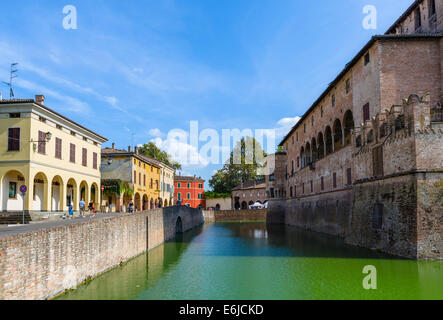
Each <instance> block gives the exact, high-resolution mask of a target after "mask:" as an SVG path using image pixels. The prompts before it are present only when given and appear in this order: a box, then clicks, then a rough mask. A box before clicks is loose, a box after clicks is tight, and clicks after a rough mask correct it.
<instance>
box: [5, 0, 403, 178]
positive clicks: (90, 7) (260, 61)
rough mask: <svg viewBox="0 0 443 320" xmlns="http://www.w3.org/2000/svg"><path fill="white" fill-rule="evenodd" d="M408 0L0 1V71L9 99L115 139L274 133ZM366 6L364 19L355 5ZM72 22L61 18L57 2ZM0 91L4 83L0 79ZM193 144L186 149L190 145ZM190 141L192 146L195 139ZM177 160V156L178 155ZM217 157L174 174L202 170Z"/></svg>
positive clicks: (205, 173)
mask: <svg viewBox="0 0 443 320" xmlns="http://www.w3.org/2000/svg"><path fill="white" fill-rule="evenodd" d="M411 3H412V0H389V1H387V0H366V1H360V0H336V1H327V0H324V1H315V2H314V1H295V0H293V1H287V0H278V1H276V0H274V1H264V0H256V1H253V0H237V1H234V0H227V1H215V0H198V1H197V0H192V1H191V0H181V1H172V0H167V1H160V0H157V1H141V0H140V1H110V0H87V1H86V0H82V1H74V0H72V1H69V2H65V1H54V0H45V1H31V0H21V1H8V2H4V3H2V7H1V18H0V80H7V79H8V70H9V64H10V63H12V62H18V63H19V66H18V68H19V70H20V71H19V78H18V79H17V83H16V86H15V93H16V97H17V98H32V97H33V96H34V95H35V94H44V95H45V96H46V102H45V104H46V105H47V106H48V107H50V108H52V109H55V110H56V111H58V112H60V113H62V114H64V115H66V116H68V117H70V118H72V119H73V120H74V121H77V122H79V123H81V124H83V125H85V126H86V127H88V128H90V129H92V130H94V131H96V132H97V133H99V134H101V135H104V136H105V137H107V138H108V139H109V143H108V144H106V145H105V146H109V145H110V144H111V143H112V142H115V143H116V145H117V147H119V148H127V146H129V145H130V144H133V145H136V144H142V143H146V142H149V141H151V140H152V139H156V140H155V141H156V143H158V145H159V146H161V147H163V148H165V149H167V150H168V151H173V150H172V149H171V148H186V147H187V146H186V145H175V146H172V145H171V143H170V141H168V139H167V133H168V132H169V131H170V130H171V129H174V128H177V129H182V130H185V131H189V122H190V121H192V120H197V121H198V122H199V128H200V129H206V128H210V129H215V130H217V131H218V132H220V135H221V130H222V129H234V128H239V129H245V128H251V129H256V128H259V129H278V134H279V138H281V136H282V135H283V134H284V133H286V132H287V131H288V130H289V129H290V127H291V126H292V125H293V124H294V123H295V121H296V117H297V116H301V115H302V114H303V113H304V111H306V110H307V108H308V107H309V106H311V104H312V103H313V101H315V100H316V99H317V98H318V96H319V95H320V94H321V93H322V91H323V90H324V89H325V88H326V87H327V85H328V83H330V82H331V81H332V80H333V79H334V78H335V77H336V75H337V74H338V73H339V72H340V71H341V70H342V69H343V67H344V66H345V64H346V63H347V62H349V61H350V60H351V59H352V58H353V56H354V55H355V54H356V53H357V52H358V50H359V49H361V47H362V46H363V45H364V44H365V43H366V42H367V41H368V40H369V39H370V37H371V36H372V35H374V34H383V33H384V32H385V31H386V30H387V29H388V27H389V26H390V25H391V24H392V23H393V22H394V21H395V20H396V19H397V18H398V17H399V16H400V15H401V13H402V12H403V11H404V10H405V9H406V8H407V7H408V6H409V5H410V4H411ZM368 4H369V5H374V6H375V7H376V8H377V29H376V30H365V29H364V28H363V27H362V20H363V18H364V17H365V15H364V14H363V12H362V11H363V7H364V6H365V5H368ZM65 5H74V6H75V7H76V8H77V19H78V21H77V22H78V29H77V30H65V29H64V28H63V24H62V21H63V18H64V17H65V15H64V14H63V12H62V11H63V7H64V6H65ZM0 92H2V93H3V95H4V97H5V96H6V95H7V93H8V89H7V88H6V87H4V86H2V87H0ZM192 151H193V150H192V149H190V152H192ZM194 151H195V150H194ZM179 160H180V159H179ZM220 167H221V165H212V164H208V163H207V161H202V162H201V163H200V164H198V165H187V166H185V167H184V168H183V173H184V174H196V175H198V176H202V177H204V178H206V179H207V180H209V178H210V177H211V176H212V173H213V172H214V170H216V169H219V168H220Z"/></svg>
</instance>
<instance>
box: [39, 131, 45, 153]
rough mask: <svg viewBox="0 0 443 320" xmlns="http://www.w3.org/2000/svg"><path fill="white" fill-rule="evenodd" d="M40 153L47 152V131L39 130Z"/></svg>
mask: <svg viewBox="0 0 443 320" xmlns="http://www.w3.org/2000/svg"><path fill="white" fill-rule="evenodd" d="M38 153H41V154H46V133H44V132H43V131H39V132H38Z"/></svg>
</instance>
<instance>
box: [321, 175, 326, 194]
mask: <svg viewBox="0 0 443 320" xmlns="http://www.w3.org/2000/svg"><path fill="white" fill-rule="evenodd" d="M323 190H325V179H324V178H323V177H321V191H323Z"/></svg>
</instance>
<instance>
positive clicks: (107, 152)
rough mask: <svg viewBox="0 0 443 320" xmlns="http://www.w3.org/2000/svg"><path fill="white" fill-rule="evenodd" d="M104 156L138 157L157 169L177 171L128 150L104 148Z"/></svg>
mask: <svg viewBox="0 0 443 320" xmlns="http://www.w3.org/2000/svg"><path fill="white" fill-rule="evenodd" d="M102 155H105V156H128V157H136V158H137V159H139V160H141V161H145V162H148V163H149V164H151V165H154V166H157V167H162V166H164V167H168V168H169V169H171V170H173V171H175V169H174V168H173V167H171V166H170V165H167V164H166V163H163V162H161V161H159V160H157V159H154V158H151V157H148V156H147V155H144V154H141V153H136V152H135V151H131V152H129V151H128V150H119V149H112V148H103V149H102Z"/></svg>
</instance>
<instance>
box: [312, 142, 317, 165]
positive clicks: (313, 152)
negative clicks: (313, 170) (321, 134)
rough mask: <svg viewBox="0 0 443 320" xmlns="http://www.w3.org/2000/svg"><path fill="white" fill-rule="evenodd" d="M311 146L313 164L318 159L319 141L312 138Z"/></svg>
mask: <svg viewBox="0 0 443 320" xmlns="http://www.w3.org/2000/svg"><path fill="white" fill-rule="evenodd" d="M311 145H312V162H315V161H317V159H318V157H317V154H318V150H317V140H315V138H312V141H311Z"/></svg>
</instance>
